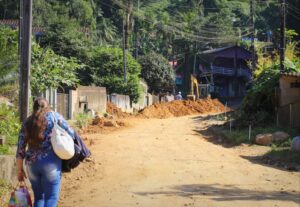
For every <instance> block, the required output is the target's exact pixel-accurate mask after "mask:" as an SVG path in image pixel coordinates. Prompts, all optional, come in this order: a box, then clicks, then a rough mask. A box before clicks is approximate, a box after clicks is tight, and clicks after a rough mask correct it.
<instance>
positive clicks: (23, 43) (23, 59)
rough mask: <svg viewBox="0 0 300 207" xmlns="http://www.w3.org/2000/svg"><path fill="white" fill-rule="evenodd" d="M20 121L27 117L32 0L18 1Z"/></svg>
mask: <svg viewBox="0 0 300 207" xmlns="http://www.w3.org/2000/svg"><path fill="white" fill-rule="evenodd" d="M20 7H21V9H20V11H21V14H20V28H19V29H20V34H21V35H20V82H19V83H20V100H19V110H20V121H21V122H23V121H24V120H25V119H26V118H27V117H28V116H29V96H30V80H29V77H30V67H31V28H32V0H20Z"/></svg>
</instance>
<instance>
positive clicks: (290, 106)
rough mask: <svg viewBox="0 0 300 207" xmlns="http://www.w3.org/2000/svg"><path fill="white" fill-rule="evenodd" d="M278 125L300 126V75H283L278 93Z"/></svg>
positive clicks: (281, 75)
mask: <svg viewBox="0 0 300 207" xmlns="http://www.w3.org/2000/svg"><path fill="white" fill-rule="evenodd" d="M277 97H278V104H277V125H280V126H289V127H299V126H300V73H281V74H280V78H279V91H278V93H277Z"/></svg>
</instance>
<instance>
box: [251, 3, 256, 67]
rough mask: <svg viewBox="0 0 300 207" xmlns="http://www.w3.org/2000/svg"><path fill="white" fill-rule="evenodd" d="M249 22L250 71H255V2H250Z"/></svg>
mask: <svg viewBox="0 0 300 207" xmlns="http://www.w3.org/2000/svg"><path fill="white" fill-rule="evenodd" d="M250 16H251V18H250V22H251V53H252V60H251V69H252V71H254V70H255V65H256V63H255V62H256V60H255V59H256V56H255V17H254V16H255V0H250Z"/></svg>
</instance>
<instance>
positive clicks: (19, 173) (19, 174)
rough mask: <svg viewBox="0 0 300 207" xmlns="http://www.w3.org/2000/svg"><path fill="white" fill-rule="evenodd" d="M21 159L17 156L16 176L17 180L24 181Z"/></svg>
mask: <svg viewBox="0 0 300 207" xmlns="http://www.w3.org/2000/svg"><path fill="white" fill-rule="evenodd" d="M23 160H24V159H22V158H17V177H18V180H19V181H24V179H25V178H27V177H26V174H25V171H24V169H23Z"/></svg>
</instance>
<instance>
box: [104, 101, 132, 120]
mask: <svg viewBox="0 0 300 207" xmlns="http://www.w3.org/2000/svg"><path fill="white" fill-rule="evenodd" d="M106 106H107V107H106V111H107V113H109V114H110V115H112V116H114V117H117V118H127V117H129V116H130V114H128V113H125V112H123V111H122V110H121V109H120V108H118V107H117V106H116V105H114V104H112V103H110V102H108V103H107V105H106Z"/></svg>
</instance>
